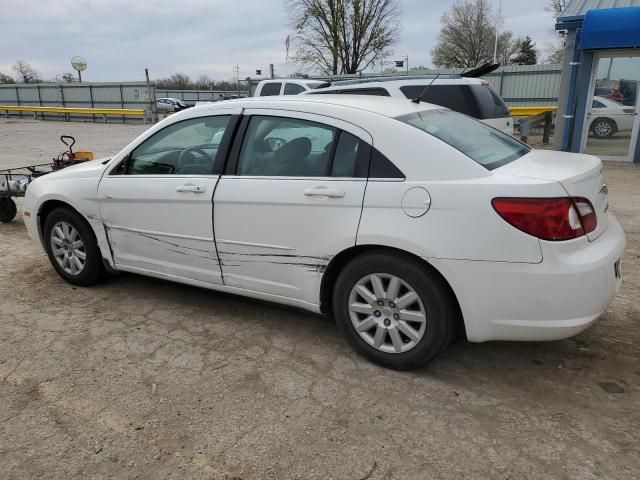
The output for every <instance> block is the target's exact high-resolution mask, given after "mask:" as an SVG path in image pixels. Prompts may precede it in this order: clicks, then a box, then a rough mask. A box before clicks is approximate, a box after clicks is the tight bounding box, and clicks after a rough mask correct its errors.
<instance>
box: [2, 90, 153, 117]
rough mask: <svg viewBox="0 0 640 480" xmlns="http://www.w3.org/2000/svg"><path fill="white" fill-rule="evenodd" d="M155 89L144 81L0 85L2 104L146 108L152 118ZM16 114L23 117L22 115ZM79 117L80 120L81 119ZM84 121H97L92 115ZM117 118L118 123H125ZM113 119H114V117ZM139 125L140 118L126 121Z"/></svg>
mask: <svg viewBox="0 0 640 480" xmlns="http://www.w3.org/2000/svg"><path fill="white" fill-rule="evenodd" d="M155 95H156V94H155V87H154V86H153V85H151V86H150V87H147V85H146V83H145V82H127V83H111V82H109V83H69V84H67V83H38V84H10V85H0V105H29V106H42V107H77V108H138V109H144V110H145V112H146V115H145V117H148V118H151V114H152V110H153V106H154V104H155V98H156V97H155ZM12 114H13V115H18V116H23V115H28V116H30V114H28V113H26V114H22V113H21V112H12ZM43 116H44V117H51V118H59V117H60V114H56V113H47V114H43ZM79 118H80V117H78V119H79ZM82 118H83V119H93V120H94V121H95V120H96V118H98V119H99V120H100V121H102V116H100V117H95V116H93V117H92V116H91V115H89V116H88V117H86V116H84V117H82ZM125 118H126V117H124V116H122V119H120V117H116V120H117V121H123V122H124V121H125ZM112 120H113V118H112ZM127 121H133V122H139V121H142V119H141V118H136V119H133V120H132V119H131V118H129V119H127Z"/></svg>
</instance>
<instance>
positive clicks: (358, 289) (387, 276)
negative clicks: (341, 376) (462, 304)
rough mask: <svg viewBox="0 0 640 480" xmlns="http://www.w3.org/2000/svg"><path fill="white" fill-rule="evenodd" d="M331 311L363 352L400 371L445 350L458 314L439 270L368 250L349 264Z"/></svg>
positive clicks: (341, 274) (346, 335) (343, 330)
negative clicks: (436, 271)
mask: <svg viewBox="0 0 640 480" xmlns="http://www.w3.org/2000/svg"><path fill="white" fill-rule="evenodd" d="M333 311H334V314H335V317H336V323H337V325H338V328H339V329H340V331H341V333H342V334H343V335H344V336H345V337H346V339H347V341H348V342H349V344H350V345H351V346H352V347H353V348H354V349H355V350H356V351H357V352H358V353H359V354H361V355H362V356H364V357H366V358H368V359H369V360H371V361H372V362H374V363H377V364H379V365H382V366H385V367H389V368H393V369H397V370H410V369H414V368H419V367H422V366H423V365H425V364H427V363H429V362H430V361H431V360H433V359H434V358H435V357H436V356H437V355H438V354H439V353H440V352H441V351H442V350H444V349H445V348H446V346H447V345H448V344H449V342H450V341H451V338H452V336H453V331H454V325H455V323H456V318H457V314H458V309H457V304H456V302H455V299H454V298H453V294H452V293H451V291H450V289H449V288H448V286H447V285H446V284H445V282H444V280H443V279H442V278H441V277H440V276H439V275H438V274H437V273H435V272H434V271H432V270H429V269H428V268H426V267H425V266H424V265H421V264H420V263H418V262H416V261H415V260H413V259H410V258H408V257H407V256H404V255H396V254H389V253H386V252H371V253H365V254H362V255H360V256H358V257H356V258H355V259H353V260H352V261H351V262H350V263H349V264H347V266H346V267H345V268H344V269H343V270H342V272H341V273H340V275H339V276H338V279H337V282H336V285H335V288H334V291H333Z"/></svg>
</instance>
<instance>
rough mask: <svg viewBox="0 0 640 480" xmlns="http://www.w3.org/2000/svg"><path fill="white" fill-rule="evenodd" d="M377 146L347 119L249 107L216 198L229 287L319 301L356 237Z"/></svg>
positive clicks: (221, 253)
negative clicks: (327, 272) (325, 275)
mask: <svg viewBox="0 0 640 480" xmlns="http://www.w3.org/2000/svg"><path fill="white" fill-rule="evenodd" d="M370 144H371V137H370V136H369V134H368V133H367V132H365V131H364V130H361V129H359V128H358V127H355V126H353V125H351V124H349V123H346V122H343V121H341V120H337V119H332V118H329V117H326V116H316V115H311V114H306V113H298V112H288V111H282V110H260V109H253V110H245V111H244V116H243V120H242V123H241V125H240V127H239V133H238V136H237V140H236V142H235V143H234V147H233V149H232V151H231V155H230V158H229V162H228V165H227V169H226V170H225V174H224V175H223V176H222V177H221V178H220V181H219V183H218V186H217V188H216V194H215V198H214V227H215V233H216V246H217V249H218V254H219V256H220V261H221V266H222V273H223V276H224V282H225V285H229V286H234V287H240V288H243V289H248V290H253V291H259V292H264V293H269V294H273V295H279V296H284V297H289V298H295V299H298V300H302V301H306V302H309V303H312V304H317V303H318V289H319V282H320V279H321V277H322V272H323V271H324V269H325V267H326V265H327V264H328V262H329V260H330V259H331V258H332V256H334V255H335V254H336V253H337V252H340V251H341V250H343V249H345V248H347V247H350V246H353V245H354V244H355V239H356V234H357V229H358V222H359V220H360V214H361V211H362V201H363V197H364V191H365V186H366V173H367V168H368V161H369V156H370V155H369V153H368V147H369V145H370Z"/></svg>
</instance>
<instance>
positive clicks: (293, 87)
mask: <svg viewBox="0 0 640 480" xmlns="http://www.w3.org/2000/svg"><path fill="white" fill-rule="evenodd" d="M302 92H304V87H303V86H301V85H298V84H295V83H290V82H287V83H285V84H284V94H285V95H298V94H299V93H302Z"/></svg>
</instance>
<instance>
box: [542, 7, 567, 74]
mask: <svg viewBox="0 0 640 480" xmlns="http://www.w3.org/2000/svg"><path fill="white" fill-rule="evenodd" d="M566 6H567V0H550V1H549V6H548V7H546V8H545V10H546V11H547V12H551V14H552V15H553V18H558V17H559V16H560V14H561V13H562V12H563V10H564V9H565V8H566ZM546 53H547V62H549V63H562V58H563V57H564V36H562V35H558V38H557V39H556V41H555V42H553V43H549V44H547V47H546Z"/></svg>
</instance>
